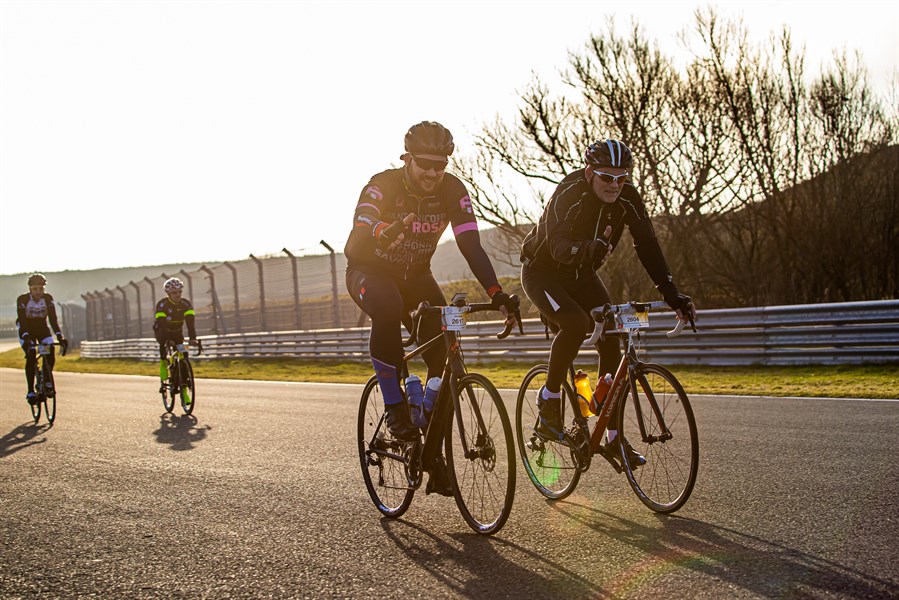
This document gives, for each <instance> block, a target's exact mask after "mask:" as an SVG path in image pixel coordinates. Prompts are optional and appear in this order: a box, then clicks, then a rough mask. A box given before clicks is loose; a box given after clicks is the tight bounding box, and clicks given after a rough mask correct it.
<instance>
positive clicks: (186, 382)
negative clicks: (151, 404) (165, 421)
mask: <svg viewBox="0 0 899 600" xmlns="http://www.w3.org/2000/svg"><path fill="white" fill-rule="evenodd" d="M187 349H188V347H187V345H185V344H175V343H174V342H172V341H171V340H168V341H167V342H166V357H167V358H166V360H167V363H168V365H167V366H168V373H169V376H168V379H166V380H165V381H164V382H163V383H162V386H161V387H160V388H159V393H160V394H161V395H162V406H163V407H165V411H166V412H167V413H171V412H172V411H173V410H174V409H175V397H176V396H177V397H178V398H180V399H181V408H182V410H184V414H186V415H189V414H191V413H192V412H194V406H195V405H196V400H197V397H196V383H195V381H194V368H193V366H192V365H191V364H190V357H189V356H188V354H187ZM202 353H203V342H202V341H200V340H197V356H199V355H200V354H202Z"/></svg>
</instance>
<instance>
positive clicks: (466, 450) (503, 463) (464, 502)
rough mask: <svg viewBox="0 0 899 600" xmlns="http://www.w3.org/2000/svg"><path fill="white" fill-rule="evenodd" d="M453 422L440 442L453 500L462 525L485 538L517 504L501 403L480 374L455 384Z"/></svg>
mask: <svg viewBox="0 0 899 600" xmlns="http://www.w3.org/2000/svg"><path fill="white" fill-rule="evenodd" d="M457 393H458V395H457V397H456V404H455V413H454V414H455V416H456V420H455V423H454V425H455V426H453V427H450V429H449V430H448V431H447V435H446V438H445V440H444V444H445V450H446V463H447V470H448V471H449V473H450V477H451V479H452V483H453V496H455V498H456V505H457V506H458V507H459V511H460V512H461V513H462V517H463V518H464V519H465V521H466V523H468V525H469V526H470V527H471V528H472V529H474V530H475V531H477V532H478V533H483V534H488V535H489V534H493V533H496V532H497V531H499V530H500V529H502V527H503V525H505V523H506V520H507V519H508V518H509V513H510V512H512V502H513V500H514V499H515V450H514V449H513V442H512V426H511V425H510V424H509V416H508V414H506V408H505V406H503V399H502V397H501V396H500V395H499V392H498V391H497V390H496V387H495V386H494V385H493V384H492V383H490V380H489V379H487V378H486V377H484V376H483V375H478V374H476V373H469V374H468V375H465V376H464V377H462V378H461V379H460V380H459V383H458V388H457Z"/></svg>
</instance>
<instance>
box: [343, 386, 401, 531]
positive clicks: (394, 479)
mask: <svg viewBox="0 0 899 600" xmlns="http://www.w3.org/2000/svg"><path fill="white" fill-rule="evenodd" d="M357 438H358V439H357V443H358V446H359V462H360V464H361V466H362V479H363V480H364V481H365V487H366V488H367V489H368V495H369V496H371V499H372V502H374V503H375V506H376V507H377V508H378V510H379V511H381V513H382V514H383V515H384V516H386V517H391V518H396V517H399V516H402V514H403V513H405V512H406V510H407V509H408V508H409V505H410V504H412V497H413V496H414V495H415V490H414V489H412V487H411V486H410V485H409V481H408V479H407V477H406V467H405V464H404V463H403V461H402V460H401V458H400V457H401V456H402V455H403V453H404V449H405V448H406V447H408V445H407V444H405V443H403V442H400V441H399V440H397V439H395V438H394V437H393V436H392V435H390V432H388V431H387V421H386V420H385V418H384V398H383V396H382V395H381V388H380V386H379V385H378V378H377V377H375V376H372V378H371V379H369V380H368V383H367V384H366V385H365V389H364V390H363V391H362V398H361V400H360V401H359V417H358V421H357Z"/></svg>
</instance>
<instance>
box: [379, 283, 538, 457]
mask: <svg viewBox="0 0 899 600" xmlns="http://www.w3.org/2000/svg"><path fill="white" fill-rule="evenodd" d="M461 302H463V303H464V295H462V298H461ZM486 310H496V308H495V307H494V306H493V305H492V304H490V303H483V304H458V303H457V299H456V297H454V298H453V302H452V303H451V304H450V306H434V307H432V306H429V305H427V304H426V303H422V304H421V305H419V307H418V309H416V311H415V312H414V313H413V328H412V334H411V336H410V338H409V340H407V341H405V342H404V345H406V346H408V345H411V344H412V343H414V342H415V340H416V338H417V335H418V330H419V323H420V320H421V318H422V317H424V316H426V315H428V314H431V315H435V314H440V315H441V317H442V318H443V317H444V316H445V315H447V314H449V313H454V314H455V315H456V316H462V314H463V313H474V312H480V311H486ZM518 323H519V327H521V321H520V319H519V321H518ZM464 326H465V325H464V322H462V324H461V325H447V324H446V323H444V325H443V332H442V333H440V334H438V335H435V336H434V337H433V338H431V339H430V340H428V341H427V342H425V343H424V344H422V345H420V346H418V347H417V348H416V349H415V350H413V351H411V352H409V353H408V354H406V355H405V356H403V372H402V376H403V378H405V377H406V376H407V375H408V374H409V373H408V364H409V361H410V360H412V359H413V358H415V357H417V356H420V355H421V354H423V353H425V352H427V351H428V350H430V349H431V348H433V347H434V346H436V345H437V344H439V343H441V342H442V343H444V344H445V345H446V351H447V353H446V361H445V362H444V366H443V374H442V381H443V384H442V385H441V386H440V391H439V392H438V393H437V398H436V399H435V400H434V408H433V410H432V412H431V417H430V419H429V420H428V425H427V427H426V428H425V429H424V443H423V446H422V450H421V453H420V454H419V455H418V457H413V458H418V459H420V461H421V465H430V464H431V463H432V462H433V460H434V458H435V457H436V456H437V455H438V454H439V453H440V445H441V443H442V442H443V439H444V436H445V435H446V433H447V429H446V428H447V426H451V425H452V418H451V416H452V415H453V414H455V415H456V422H457V423H458V424H459V428H460V434H461V435H460V437H461V440H462V445H463V452H464V457H465V458H466V459H469V460H471V459H472V458H476V456H475V455H476V452H475V451H473V450H472V449H471V447H470V446H469V445H468V438H467V436H466V435H465V424H464V420H463V419H462V408H461V406H460V404H459V402H458V397H459V394H458V393H457V392H458V389H459V388H458V382H459V380H460V379H461V378H462V377H464V376H465V375H466V374H467V370H466V368H465V362H464V359H463V358H462V343H461V335H460V332H461V330H462V329H464ZM511 331H512V324H507V325H506V328H505V330H504V331H503V332H502V333H500V334H498V336H497V337H498V338H499V339H502V338H504V337H506V336H508V335H509V333H511ZM447 384H448V385H447ZM447 394H450V395H451V398H452V399H453V400H452V402H448V401H447V399H446V398H447ZM473 406H475V414H476V416H477V420H478V425H479V427H485V424H484V418H483V415H482V414H481V412H480V410H479V409H477V405H476V404H474V405H473ZM385 419H386V415H381V421H380V423H379V424H378V427H377V428H375V433H374V436H377V434H378V432H379V431H381V428H382V427H385ZM375 446H376V444H375V443H374V439H372V440H370V441H369V447H370V448H374V447H375ZM371 452H374V453H375V454H378V455H382V456H387V457H390V458H393V459H397V460H400V461H403V462H405V463H406V464H408V463H409V460H410V459H409V458H407V457H404V456H400V455H397V454H395V453H393V452H389V451H386V450H380V449H374V450H371Z"/></svg>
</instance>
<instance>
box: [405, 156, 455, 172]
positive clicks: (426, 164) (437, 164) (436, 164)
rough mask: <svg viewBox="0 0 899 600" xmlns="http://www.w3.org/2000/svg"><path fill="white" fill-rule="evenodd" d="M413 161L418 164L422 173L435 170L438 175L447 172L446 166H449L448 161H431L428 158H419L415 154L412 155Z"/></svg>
mask: <svg viewBox="0 0 899 600" xmlns="http://www.w3.org/2000/svg"><path fill="white" fill-rule="evenodd" d="M412 160H414V161H415V164H417V165H418V168H419V169H421V170H422V171H430V170H431V169H433V170H434V171H435V172H437V173H439V172H440V171H444V170H446V165H447V164H449V161H448V160H429V159H427V158H418V157H417V156H415V155H414V154H413V155H412Z"/></svg>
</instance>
